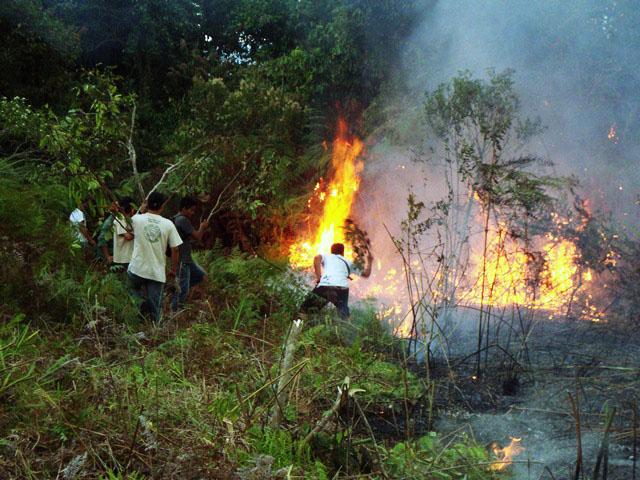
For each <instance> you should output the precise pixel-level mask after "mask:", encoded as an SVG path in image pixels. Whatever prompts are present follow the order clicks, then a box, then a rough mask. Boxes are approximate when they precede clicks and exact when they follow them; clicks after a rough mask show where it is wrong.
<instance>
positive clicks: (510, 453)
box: [490, 437, 524, 472]
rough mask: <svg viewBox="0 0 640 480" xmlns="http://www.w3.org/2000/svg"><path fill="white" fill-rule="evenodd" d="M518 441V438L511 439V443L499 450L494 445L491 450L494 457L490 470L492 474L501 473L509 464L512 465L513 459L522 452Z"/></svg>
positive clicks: (522, 449)
mask: <svg viewBox="0 0 640 480" xmlns="http://www.w3.org/2000/svg"><path fill="white" fill-rule="evenodd" d="M520 441H521V439H520V438H514V437H511V443H510V444H509V445H507V446H506V447H504V448H500V446H499V445H498V444H497V443H494V444H493V445H492V447H491V450H492V451H493V454H494V455H495V456H496V461H495V462H493V463H491V467H490V468H491V470H493V471H494V472H501V471H503V470H505V469H506V468H507V467H508V466H509V465H511V463H513V457H515V456H517V455H520V454H521V453H522V452H524V448H523V447H522V446H521V445H520Z"/></svg>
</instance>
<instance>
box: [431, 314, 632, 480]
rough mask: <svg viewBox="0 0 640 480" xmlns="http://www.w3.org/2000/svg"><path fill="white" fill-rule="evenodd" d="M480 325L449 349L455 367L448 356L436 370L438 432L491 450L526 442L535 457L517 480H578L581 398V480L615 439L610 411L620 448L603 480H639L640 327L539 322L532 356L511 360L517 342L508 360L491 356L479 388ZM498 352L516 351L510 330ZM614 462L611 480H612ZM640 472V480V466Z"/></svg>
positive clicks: (524, 462) (517, 469)
mask: <svg viewBox="0 0 640 480" xmlns="http://www.w3.org/2000/svg"><path fill="white" fill-rule="evenodd" d="M465 324H467V325H469V326H470V328H465ZM473 325H475V322H473V321H472V320H471V319H468V320H466V321H461V322H460V325H459V326H458V327H457V329H454V330H456V331H454V333H453V334H452V335H451V338H450V340H449V344H448V349H447V350H448V355H447V357H448V362H445V361H444V359H443V355H439V356H438V358H436V360H435V362H434V368H432V374H433V375H434V377H436V378H437V380H438V382H437V383H438V385H439V386H438V390H437V393H436V406H437V412H438V413H437V418H436V420H435V425H434V428H435V430H436V431H438V432H442V433H444V434H452V435H456V434H459V433H460V432H466V433H467V434H469V435H472V436H473V437H474V438H475V439H476V440H478V441H479V442H481V443H484V444H487V445H488V444H490V443H491V442H494V441H497V442H499V443H501V444H503V445H505V444H508V443H509V440H510V437H518V438H521V439H522V446H523V447H524V448H525V449H526V450H525V452H524V453H522V454H520V455H519V456H518V457H517V461H518V462H517V463H515V464H514V465H513V466H512V467H511V471H512V472H513V478H517V479H527V480H528V479H532V480H537V479H556V480H560V479H573V478H574V474H575V468H576V460H577V446H576V445H577V434H576V423H577V422H576V419H575V416H574V414H573V410H572V407H571V400H570V399H569V395H571V397H572V398H573V399H574V400H575V402H576V404H577V406H578V409H579V413H580V422H579V426H580V431H581V432H580V438H581V443H582V457H583V467H582V476H581V477H580V478H589V479H591V478H594V477H593V471H594V466H595V463H596V459H597V458H598V452H599V451H600V449H601V444H602V440H603V435H604V430H605V427H604V425H605V418H606V415H605V414H604V413H603V412H604V411H605V410H607V409H608V410H609V411H610V410H612V409H613V408H615V409H616V413H615V417H614V421H613V425H612V428H611V439H610V445H609V448H608V449H605V450H604V451H605V452H606V454H607V455H608V458H607V459H606V460H605V459H603V461H602V463H601V467H600V475H599V476H598V478H608V479H610V480H616V479H620V480H623V479H624V480H627V479H631V478H634V473H633V472H634V462H633V452H634V446H633V445H634V436H635V435H634V428H633V424H634V420H633V418H634V414H633V412H634V408H635V407H634V402H635V401H636V399H637V398H638V396H639V395H640V334H638V332H637V331H636V330H637V328H636V327H635V326H633V325H632V326H629V325H627V326H616V325H612V324H606V323H591V322H586V321H577V320H565V321H558V320H546V319H545V320H538V321H536V322H535V326H534V328H533V331H532V334H531V335H530V336H529V338H528V341H527V352H526V353H527V354H526V355H520V356H518V358H517V359H518V361H517V362H514V361H513V359H512V358H511V357H510V355H516V354H517V350H518V349H517V348H514V345H515V344H514V343H513V337H512V338H511V340H512V342H511V344H510V345H509V347H508V348H507V349H506V350H508V352H509V353H508V354H507V353H505V352H504V351H502V350H500V349H499V348H495V347H492V348H489V349H488V350H487V356H486V360H487V364H486V366H484V368H483V371H484V373H483V376H482V377H481V378H480V379H479V380H478V379H475V378H474V374H475V356H474V355H473V352H475V351H476V350H477V344H476V342H477V340H476V339H475V336H474V334H473V328H475V327H474V326H473ZM493 338H494V339H495V337H493ZM493 343H494V342H493V341H492V342H491V343H490V345H491V344H493ZM495 343H500V344H501V345H506V337H505V334H504V329H503V332H502V334H501V340H500V341H495ZM469 355H471V357H468V356H469ZM466 357H468V358H466ZM482 358H483V361H484V358H485V357H484V354H483V357H482ZM514 377H515V378H514ZM638 430H640V428H639V429H638ZM639 443H640V442H639ZM638 450H640V447H639V448H638ZM605 463H606V468H607V476H605V477H602V471H603V469H604V468H605ZM637 470H638V471H637V473H636V475H637V478H640V464H639V465H638V468H637Z"/></svg>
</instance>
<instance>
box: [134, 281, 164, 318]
mask: <svg viewBox="0 0 640 480" xmlns="http://www.w3.org/2000/svg"><path fill="white" fill-rule="evenodd" d="M127 274H128V275H129V282H131V287H132V288H133V292H134V295H135V296H136V297H138V298H139V299H141V300H142V305H141V306H140V311H141V312H143V313H147V312H148V313H150V314H151V319H152V320H153V321H154V322H156V323H159V322H160V319H161V318H162V292H163V290H164V283H162V282H156V281H155V280H149V279H148V278H142V277H139V276H138V275H136V274H135V273H131V272H127Z"/></svg>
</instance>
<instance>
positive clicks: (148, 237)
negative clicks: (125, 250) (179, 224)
mask: <svg viewBox="0 0 640 480" xmlns="http://www.w3.org/2000/svg"><path fill="white" fill-rule="evenodd" d="M131 224H132V225H133V236H134V238H133V252H132V254H131V262H129V271H130V272H131V273H133V274H135V275H138V276H139V277H142V278H146V279H148V280H155V281H156V282H162V283H164V282H165V281H166V276H165V263H166V257H167V255H166V251H167V245H169V246H170V247H171V248H175V247H177V246H178V245H180V244H181V243H182V240H181V239H180V235H179V234H178V230H176V226H175V225H174V224H173V222H172V221H171V220H169V219H167V218H164V217H162V216H160V215H156V214H155V213H143V214H139V215H134V216H133V217H131Z"/></svg>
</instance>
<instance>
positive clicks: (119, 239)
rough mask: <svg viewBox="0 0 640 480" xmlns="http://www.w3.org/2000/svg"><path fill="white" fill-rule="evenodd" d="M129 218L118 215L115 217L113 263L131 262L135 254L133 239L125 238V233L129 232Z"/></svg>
mask: <svg viewBox="0 0 640 480" xmlns="http://www.w3.org/2000/svg"><path fill="white" fill-rule="evenodd" d="M126 222H127V219H125V218H122V217H116V218H114V219H113V224H114V229H113V230H114V232H115V234H114V235H113V263H129V262H130V261H131V255H132V254H133V240H125V239H124V234H125V233H127V229H126V228H124V227H126V226H127V223H126Z"/></svg>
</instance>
